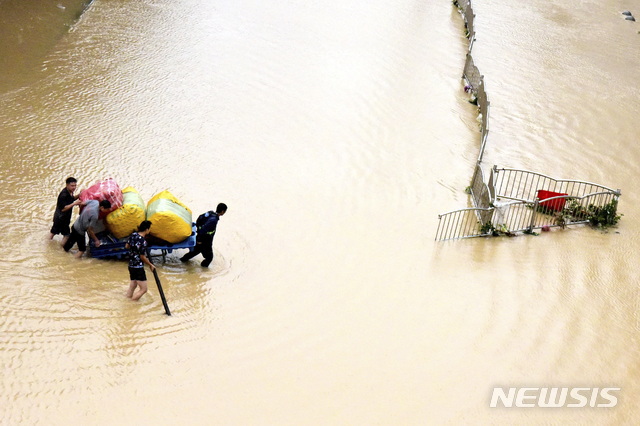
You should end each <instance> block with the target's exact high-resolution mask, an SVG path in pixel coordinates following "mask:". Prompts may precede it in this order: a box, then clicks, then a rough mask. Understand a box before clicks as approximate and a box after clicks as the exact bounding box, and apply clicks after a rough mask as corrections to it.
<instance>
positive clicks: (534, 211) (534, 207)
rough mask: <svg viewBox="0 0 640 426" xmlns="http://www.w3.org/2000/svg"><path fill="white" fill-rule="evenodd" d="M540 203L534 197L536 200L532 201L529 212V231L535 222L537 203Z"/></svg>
mask: <svg viewBox="0 0 640 426" xmlns="http://www.w3.org/2000/svg"><path fill="white" fill-rule="evenodd" d="M539 203H540V199H539V198H538V197H536V200H535V201H534V202H533V213H531V223H529V232H532V231H533V225H535V223H536V212H537V211H538V204H539Z"/></svg>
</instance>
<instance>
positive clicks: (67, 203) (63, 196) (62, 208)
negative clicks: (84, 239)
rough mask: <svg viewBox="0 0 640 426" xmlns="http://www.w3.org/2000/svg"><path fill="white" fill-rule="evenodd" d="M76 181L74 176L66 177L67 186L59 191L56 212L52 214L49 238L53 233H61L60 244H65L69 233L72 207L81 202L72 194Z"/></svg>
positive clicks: (76, 184)
mask: <svg viewBox="0 0 640 426" xmlns="http://www.w3.org/2000/svg"><path fill="white" fill-rule="evenodd" d="M77 182H78V181H77V180H76V179H75V178H72V177H70V178H67V181H66V183H67V186H66V187H65V188H64V189H63V190H62V191H61V192H60V195H58V202H57V203H56V212H55V213H54V214H53V226H52V227H51V232H49V239H50V240H52V239H53V236H54V235H57V234H62V241H61V243H60V244H62V245H65V244H66V242H67V240H68V239H69V235H70V234H71V230H70V229H69V224H70V223H71V213H72V212H73V207H74V206H77V205H80V204H81V203H82V202H81V201H80V200H78V196H77V195H73V192H74V191H75V190H76V188H77V186H78V183H77Z"/></svg>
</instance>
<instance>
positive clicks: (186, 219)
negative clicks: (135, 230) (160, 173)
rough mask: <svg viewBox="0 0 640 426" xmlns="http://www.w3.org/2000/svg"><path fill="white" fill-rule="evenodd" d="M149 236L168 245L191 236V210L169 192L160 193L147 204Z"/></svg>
mask: <svg viewBox="0 0 640 426" xmlns="http://www.w3.org/2000/svg"><path fill="white" fill-rule="evenodd" d="M147 220H150V221H151V230H150V234H151V235H152V236H154V237H156V238H160V239H161V240H164V241H167V242H169V243H174V244H175V243H179V242H180V241H184V240H185V239H187V238H188V237H189V236H190V235H191V210H189V207H187V206H185V205H184V204H182V203H181V202H180V201H179V200H178V199H177V198H176V197H174V196H173V195H172V194H171V193H170V192H169V191H162V192H161V193H159V194H157V195H155V196H154V197H153V198H152V199H151V200H149V203H147Z"/></svg>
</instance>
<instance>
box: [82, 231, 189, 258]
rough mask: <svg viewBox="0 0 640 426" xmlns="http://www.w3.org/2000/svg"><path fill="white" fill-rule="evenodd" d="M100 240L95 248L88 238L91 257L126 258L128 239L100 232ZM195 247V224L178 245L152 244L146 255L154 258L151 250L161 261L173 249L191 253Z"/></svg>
mask: <svg viewBox="0 0 640 426" xmlns="http://www.w3.org/2000/svg"><path fill="white" fill-rule="evenodd" d="M96 237H98V239H99V240H100V247H96V246H95V244H94V243H93V240H92V239H91V238H89V254H90V255H91V257H95V258H97V259H109V258H118V259H122V258H123V257H127V255H128V254H129V251H128V250H127V249H126V248H125V245H126V244H127V241H128V240H129V237H125V238H120V239H116V238H115V237H114V236H113V235H111V234H109V233H107V232H101V233H99V234H98V235H96ZM195 246H196V224H195V223H192V224H191V235H190V236H189V237H188V238H187V239H186V240H184V241H181V242H179V243H175V244H172V243H164V244H153V245H149V246H147V255H148V256H154V254H153V253H152V251H153V250H155V251H158V250H159V251H160V254H156V255H155V256H162V260H163V261H164V260H166V257H167V253H171V252H172V251H173V250H175V249H188V250H189V251H193V249H194V247H195Z"/></svg>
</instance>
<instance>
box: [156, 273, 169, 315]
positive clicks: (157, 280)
mask: <svg viewBox="0 0 640 426" xmlns="http://www.w3.org/2000/svg"><path fill="white" fill-rule="evenodd" d="M153 276H154V277H155V279H156V284H158V291H159V292H160V298H161V299H162V304H163V305H164V311H165V312H166V313H167V315H169V316H171V311H169V305H167V299H166V298H165V297H164V291H162V286H161V285H160V278H158V272H157V271H156V269H155V268H154V269H153Z"/></svg>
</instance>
